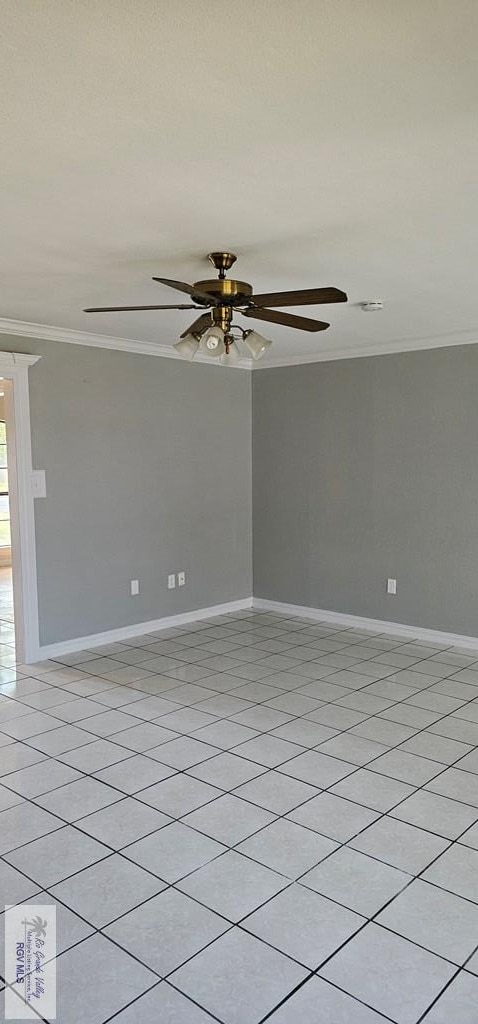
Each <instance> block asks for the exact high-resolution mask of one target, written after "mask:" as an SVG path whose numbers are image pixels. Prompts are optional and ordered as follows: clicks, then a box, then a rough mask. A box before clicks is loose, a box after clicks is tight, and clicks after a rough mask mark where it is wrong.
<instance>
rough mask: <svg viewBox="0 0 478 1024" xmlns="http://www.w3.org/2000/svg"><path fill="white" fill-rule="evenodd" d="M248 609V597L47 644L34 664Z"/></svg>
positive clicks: (32, 660)
mask: <svg viewBox="0 0 478 1024" xmlns="http://www.w3.org/2000/svg"><path fill="white" fill-rule="evenodd" d="M246 608H252V598H251V597H244V598H242V599H241V600H240V601H227V602H226V604H214V605H210V606H209V608H196V609H195V610H194V611H191V612H182V613H181V614H180V615H166V616H165V617H164V618H162V619H151V620H150V621H149V622H136V623H134V625H132V626H120V628H119V629H109V630H107V632H106V633H92V634H91V635H90V636H79V637H75V638H74V639H73V640H63V641H60V643H57V644H44V645H43V646H40V648H39V650H38V656H35V658H32V659H31V662H30V664H31V663H32V662H35V661H45V660H46V659H47V658H58V657H59V655H61V654H73V653H74V652H75V651H85V650H87V649H88V648H89V647H100V646H101V644H112V643H118V642H121V641H122V640H129V639H130V637H132V636H140V635H142V634H143V633H155V632H156V630H158V629H170V628H171V626H183V625H184V624H185V623H188V622H195V621H196V620H197V619H210V618H214V617H215V616H216V615H227V614H228V612H240V611H243V610H244V609H246Z"/></svg>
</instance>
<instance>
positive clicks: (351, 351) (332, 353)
mask: <svg viewBox="0 0 478 1024" xmlns="http://www.w3.org/2000/svg"><path fill="white" fill-rule="evenodd" d="M476 344H478V331H477V333H476V337H473V338H460V337H459V336H457V335H456V334H447V335H441V336H440V337H433V336H432V337H429V338H409V339H403V338H401V339H399V340H397V341H390V342H386V343H384V342H377V343H375V344H373V345H363V346H361V347H360V348H359V347H356V348H355V347H354V348H351V347H350V346H348V347H346V348H345V347H344V348H340V346H339V345H338V346H337V347H336V348H333V349H332V348H330V349H322V351H320V352H314V353H310V354H309V355H302V356H301V355H297V356H283V357H281V356H276V357H275V358H274V356H273V355H271V356H269V358H268V359H267V362H260V363H255V364H254V367H253V369H254V370H270V369H272V368H273V367H278V366H301V365H302V364H303V363H330V362H333V361H335V360H337V359H363V358H365V357H366V356H387V355H392V354H393V353H399V352H421V351H426V350H429V349H434V348H452V347H455V346H457V345H476Z"/></svg>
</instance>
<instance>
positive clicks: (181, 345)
mask: <svg viewBox="0 0 478 1024" xmlns="http://www.w3.org/2000/svg"><path fill="white" fill-rule="evenodd" d="M173 348H175V349H176V352H179V355H180V356H183V358H184V359H194V356H195V355H196V352H197V350H198V348H199V342H198V340H197V338H195V337H194V334H187V335H186V337H185V338H181V339H180V340H179V341H177V342H176V344H175V345H173Z"/></svg>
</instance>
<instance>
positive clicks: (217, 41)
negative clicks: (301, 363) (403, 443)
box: [0, 0, 478, 359]
mask: <svg viewBox="0 0 478 1024" xmlns="http://www.w3.org/2000/svg"><path fill="white" fill-rule="evenodd" d="M1 8H2V11H1V29H0V32H1V38H0V47H1V51H0V109H1V157H0V164H1V181H0V185H1V190H0V274H1V281H2V284H1V296H2V297H1V304H0V317H4V318H13V319H17V320H23V321H25V320H26V321H33V322H36V323H42V324H51V325H55V326H59V327H65V328H70V329H79V330H82V331H85V330H86V331H88V330H89V331H92V332H96V333H102V334H108V335H115V336H122V337H125V338H132V339H137V340H138V341H155V342H160V343H162V344H169V343H170V342H172V341H174V340H175V338H176V337H177V334H178V333H179V332H180V330H182V329H184V328H185V327H186V326H187V324H188V319H189V317H190V314H189V313H187V312H171V313H170V312H164V313H149V312H143V313H136V314H133V313H124V314H104V315H95V316H92V315H90V316H87V315H86V314H84V313H82V308H83V306H89V305H110V304H111V305H116V304H120V305H122V304H124V305H130V304H131V305H134V304H140V303H155V302H157V303H160V302H165V303H166V302H174V301H175V295H176V293H174V292H172V291H170V290H169V289H166V288H163V287H162V286H160V285H158V284H155V283H154V282H152V281H151V276H152V275H153V274H158V275H161V276H166V277H176V278H180V279H182V280H186V281H193V280H198V279H200V278H204V277H208V276H210V274H209V269H208V267H209V265H208V264H207V263H206V262H205V260H204V256H205V254H206V253H207V252H208V251H210V250H211V249H216V248H220V249H223V248H232V250H233V251H235V252H237V253H238V254H239V257H240V259H239V262H238V264H236V268H235V270H236V272H237V276H238V277H240V278H242V279H243V280H246V281H250V282H251V283H252V284H253V285H254V287H255V289H256V291H270V290H275V289H284V288H302V287H304V288H307V287H312V286H322V285H335V286H337V287H340V288H343V289H345V290H346V291H347V292H348V294H349V299H350V304H349V305H348V306H347V307H345V306H336V307H334V306H327V307H322V308H320V307H316V308H315V309H314V307H309V308H307V309H306V308H304V309H303V312H304V313H305V314H309V315H312V316H313V315H314V314H315V315H318V316H319V318H321V317H324V318H325V319H330V321H331V324H332V326H331V328H330V330H329V331H327V332H324V333H323V334H317V335H312V334H302V333H296V332H294V331H290V330H287V329H285V328H279V327H273V326H272V325H263V328H266V327H267V329H264V333H265V334H267V335H268V336H269V337H271V338H272V339H273V340H274V341H275V343H276V344H275V345H274V349H273V353H274V357H275V358H276V359H277V358H282V359H287V358H289V357H290V358H294V357H295V356H307V355H310V354H312V353H316V352H317V353H319V352H320V351H321V350H323V349H327V350H330V349H333V348H334V347H335V346H336V347H337V350H347V349H353V350H356V351H357V352H358V351H360V349H362V350H364V349H365V348H367V347H368V346H370V345H371V344H373V345H379V346H380V345H382V344H383V346H384V348H390V347H391V346H393V345H398V346H400V345H401V344H403V343H405V344H406V345H409V347H420V346H421V345H422V344H427V345H429V344H430V342H432V341H434V340H436V343H437V344H440V343H443V342H444V341H445V342H446V341H447V340H448V339H450V340H455V341H457V340H462V341H471V340H478V288H477V285H476V277H477V270H476V268H477V265H478V231H477V216H476V213H477V189H476V185H477V182H476V178H477V157H478V141H477V140H478V132H477V127H478V124H477V121H478V118H477V106H478V102H477V96H478V89H477V86H478V70H477V60H476V51H477V46H478V4H477V2H476V0H453V2H452V0H333V2H332V0H331V2H329V0H294V2H292V0H245V2H244V0H243V2H242V3H241V4H238V5H235V4H233V3H230V4H229V5H227V4H225V3H221V2H220V0H196V2H195V3H193V2H192V0H168V2H166V0H20V2H19V0H3V2H2V5H1ZM369 298H371V299H373V298H380V299H382V300H383V302H384V310H383V312H382V313H378V314H364V313H362V311H361V310H360V309H358V308H357V306H356V305H355V304H356V303H358V302H360V301H361V300H364V299H369ZM184 300H186V297H184ZM177 301H179V302H181V301H182V297H181V296H180V295H179V293H177ZM291 311H292V312H297V313H300V312H301V310H299V309H295V310H291ZM193 317H194V313H193V314H192V317H191V319H192V318H193ZM243 323H244V325H246V323H247V326H251V321H248V322H247V321H243ZM257 326H258V329H259V330H261V329H262V328H261V325H260V324H259V323H258V325H257Z"/></svg>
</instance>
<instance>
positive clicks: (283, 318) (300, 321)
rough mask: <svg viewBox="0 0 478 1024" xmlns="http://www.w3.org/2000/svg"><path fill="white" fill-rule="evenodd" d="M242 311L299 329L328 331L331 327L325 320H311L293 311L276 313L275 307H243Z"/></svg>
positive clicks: (260, 318) (273, 322) (248, 314)
mask: <svg viewBox="0 0 478 1024" xmlns="http://www.w3.org/2000/svg"><path fill="white" fill-rule="evenodd" d="M241 313H242V315H243V316H251V317H253V319H254V320H268V321H270V323H271V324H283V325H284V327H295V328H296V330H298V331H326V330H327V327H330V324H326V323H324V321H323V320H309V318H308V317H305V316H294V315H293V314H292V313H276V311H275V309H242V310H241Z"/></svg>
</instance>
